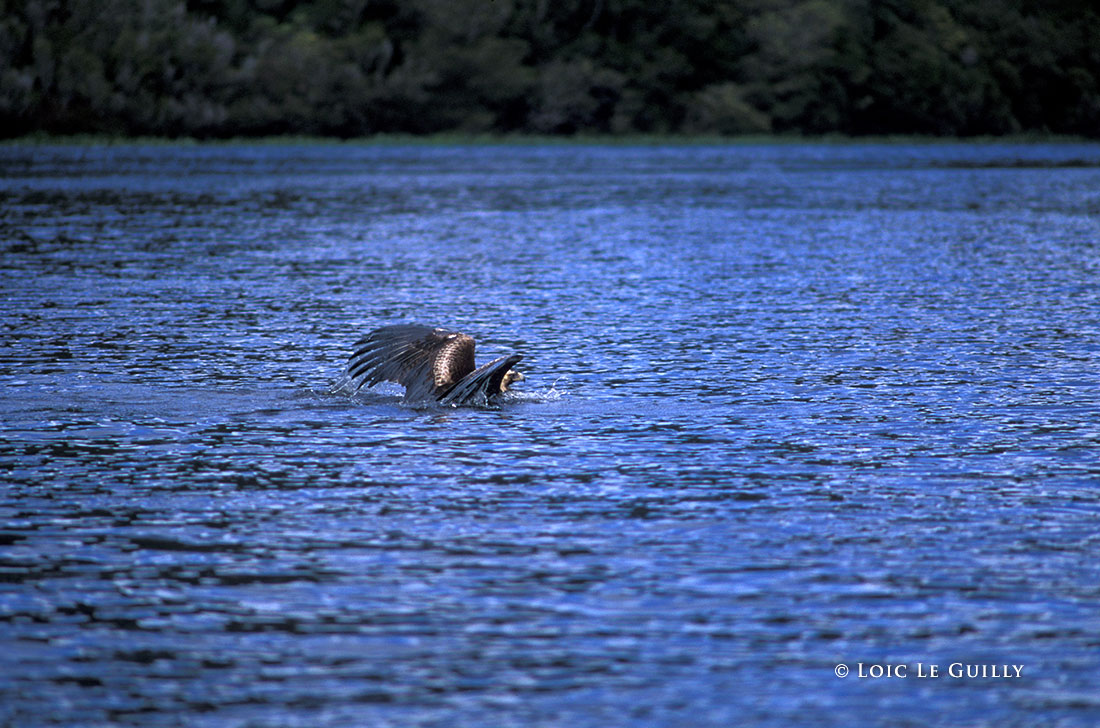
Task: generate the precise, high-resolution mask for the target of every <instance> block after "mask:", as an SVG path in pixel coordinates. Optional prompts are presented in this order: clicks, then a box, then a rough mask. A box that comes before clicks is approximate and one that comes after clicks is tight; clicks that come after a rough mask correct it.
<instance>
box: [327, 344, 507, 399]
mask: <svg viewBox="0 0 1100 728" xmlns="http://www.w3.org/2000/svg"><path fill="white" fill-rule="evenodd" d="M522 358H523V356H522V355H520V354H512V355H510V356H502V357H499V358H497V359H493V360H492V361H491V362H489V363H488V364H482V365H481V366H480V367H478V366H476V365H475V363H474V340H473V337H471V336H468V335H466V334H463V333H459V332H458V331H448V330H447V329H441V328H433V327H431V326H422V325H420V324H398V325H395V326H383V327H382V328H380V329H375V330H374V331H371V332H370V333H369V334H367V335H366V336H364V337H363V338H361V339H359V341H357V342H355V352H354V353H353V354H352V355H351V357H350V358H349V359H348V365H347V371H346V374H347V376H348V379H349V381H350V382H351V384H352V387H353V389H352V390H351V391H352V394H354V393H355V392H358V391H359V390H360V389H362V388H363V387H364V386H366V387H370V386H373V385H375V384H378V383H379V382H396V383H397V384H401V385H403V386H404V387H405V399H406V400H407V401H421V400H429V399H434V400H436V401H437V402H439V403H441V404H449V405H480V406H485V405H489V404H492V403H493V401H494V400H496V399H497V398H498V397H499V396H500V395H501V394H503V393H504V392H506V391H508V388H509V387H510V386H511V385H512V384H514V383H515V382H522V381H523V380H524V379H525V377H524V376H523V375H522V374H520V373H519V372H517V371H516V370H515V369H513V368H512V367H513V366H514V365H515V364H516V362H518V361H519V360H520V359H522Z"/></svg>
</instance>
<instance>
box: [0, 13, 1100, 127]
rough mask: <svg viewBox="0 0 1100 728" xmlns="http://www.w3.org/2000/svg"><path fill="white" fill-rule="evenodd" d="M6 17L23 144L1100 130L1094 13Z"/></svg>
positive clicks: (7, 60) (1099, 27)
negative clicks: (151, 138)
mask: <svg viewBox="0 0 1100 728" xmlns="http://www.w3.org/2000/svg"><path fill="white" fill-rule="evenodd" d="M0 6H2V7H3V14H2V16H0V128H2V130H3V134H5V135H7V136H14V135H21V134H26V133H30V132H36V131H45V132H51V133H74V132H101V133H109V134H151V135H169V136H176V135H193V136H199V137H211V136H214V137H225V136H237V135H254V134H316V135H337V136H359V135H367V134H374V133H380V132H408V133H416V134H419V133H431V132H446V131H455V132H462V133H481V132H498V133H512V132H520V133H540V134H572V133H577V132H583V133H613V134H620V133H656V134H664V133H692V134H740V133H754V132H779V133H787V132H800V133H807V134H818V133H827V132H839V133H845V134H935V135H972V134H1004V133H1015V132H1040V133H1063V134H1082V135H1087V136H1100V12H1098V11H1097V10H1095V9H1093V3H1092V2H1088V1H1087V0H1081V1H1077V2H1074V1H1072V0H1070V1H1067V0H1046V1H1042V0H726V1H724V2H721V1H720V2H715V1H714V0H665V1H663V2H653V1H652V0H311V1H306V2H293V1H292V0H186V2H181V1H180V0H0Z"/></svg>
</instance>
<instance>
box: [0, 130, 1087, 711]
mask: <svg viewBox="0 0 1100 728" xmlns="http://www.w3.org/2000/svg"><path fill="white" fill-rule="evenodd" d="M0 171H2V175H0V200H2V205H0V210H2V213H0V250H2V251H3V255H2V265H0V285H2V294H3V303H4V305H3V310H2V312H0V387H2V391H3V395H2V397H0V415H2V417H0V421H2V424H0V427H2V431H0V472H2V473H3V475H2V476H0V477H2V479H3V481H4V485H3V488H2V489H0V647H2V650H0V723H2V724H4V725H12V726H21V727H22V726H37V725H66V726H85V725H87V726H93V725H94V726H101V725H108V724H114V725H134V726H139V725H140V726H168V725H181V724H186V725H204V726H205V725H209V726H309V727H311V728H317V727H321V726H367V725H370V726H395V727H396V726H447V727H448V728H466V727H469V728H474V727H479V728H480V727H484V726H524V727H525V728H530V727H532V726H607V725H617V726H655V725H662V726H685V725H691V726H733V725H741V726H788V725H813V726H851V725H871V724H876V723H883V724H886V723H888V724H890V725H927V724H933V723H938V724H948V723H951V722H954V723H955V724H960V725H962V724H965V725H971V726H973V725H998V726H1002V725H1010V726H1015V725H1059V726H1092V725H1096V724H1097V723H1100V691H1098V685H1100V683H1098V676H1100V617H1098V615H1100V527H1098V524H1100V147H1096V146H1087V145H1082V146H1073V145H1064V146H1044V145H1033V146H999V145H980V146H966V145H934V146H913V147H907V146H876V145H866V146H862V145H836V146H829V145H822V146H812V145H807V146H800V145H779V146H762V147H753V146H745V147H739V146H732V147H675V148H660V147H656V148H647V147H598V146H590V147H588V146H546V147H538V146H534V147H523V146H519V147H493V146H485V147H454V148H450V147H428V146H424V147H418V146H410V147H392V148H390V147H373V146H354V145H347V146H341V145H334V146H323V145H322V146H279V145H267V146H263V145H261V146H193V147H188V146H147V147H146V146H116V147H91V148H79V147H64V146H57V147H49V146H35V147H18V146H9V147H5V148H0ZM399 322H422V323H427V324H433V325H444V326H449V327H454V328H457V329H459V330H462V331H465V332H467V333H470V334H471V335H473V336H475V338H477V340H478V345H479V349H478V358H479V360H481V361H487V360H488V359H490V358H492V357H495V356H499V355H502V354H504V353H508V352H512V351H515V352H520V353H523V354H524V355H525V359H524V361H523V362H522V364H523V370H524V372H525V373H526V375H527V380H526V381H525V382H523V383H522V384H521V385H520V392H519V393H518V394H517V395H516V396H515V397H514V398H513V399H512V401H509V402H507V403H505V404H504V405H503V406H501V407H500V408H496V409H453V408H442V407H412V406H407V405H405V404H403V403H402V401H401V398H400V390H399V389H397V388H395V387H392V386H389V385H383V386H380V387H377V388H375V389H372V390H364V391H362V392H360V393H359V394H357V395H355V396H352V397H349V396H347V395H346V394H340V393H333V392H332V391H331V390H332V387H333V385H334V384H335V383H336V382H338V380H339V378H340V375H341V371H342V367H343V364H344V361H345V360H346V357H347V355H348V354H349V353H350V347H351V344H352V342H354V341H355V339H357V338H358V337H359V336H361V335H362V334H363V333H365V332H366V331H368V330H370V329H372V328H374V327H377V326H381V325H385V324H390V323H399ZM956 662H959V663H964V664H983V665H1005V664H1008V665H1012V664H1016V665H1023V666H1024V667H1023V674H1022V677H1020V678H1019V679H1003V678H1002V679H995V678H973V679H970V678H965V677H964V678H961V679H955V678H951V677H940V678H937V679H918V678H917V677H916V669H917V668H916V665H917V664H918V663H921V664H923V665H933V664H935V665H940V666H941V670H942V671H943V672H944V673H946V671H947V666H948V665H949V664H951V663H956ZM841 663H843V664H845V665H847V666H848V667H850V668H851V673H850V674H849V675H847V676H846V677H843V678H840V677H837V673H838V672H839V669H838V668H836V666H837V665H838V664H841ZM859 663H863V664H864V666H867V665H874V664H895V665H898V664H902V665H909V666H910V668H909V673H908V677H907V678H906V679H898V678H893V679H891V678H881V679H875V678H870V677H860V676H859V674H858V669H859V668H858V665H859ZM890 721H893V722H890ZM907 721H908V722H907Z"/></svg>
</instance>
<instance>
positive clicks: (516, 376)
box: [500, 369, 527, 392]
mask: <svg viewBox="0 0 1100 728" xmlns="http://www.w3.org/2000/svg"><path fill="white" fill-rule="evenodd" d="M526 378H527V377H525V376H523V374H522V373H520V372H517V371H516V370H515V369H509V370H508V371H507V372H505V373H504V379H501V380H500V391H502V392H507V391H508V387H511V386H512V384H514V383H515V382H522V381H523V380H524V379H526Z"/></svg>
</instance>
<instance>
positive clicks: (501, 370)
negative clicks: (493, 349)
mask: <svg viewBox="0 0 1100 728" xmlns="http://www.w3.org/2000/svg"><path fill="white" fill-rule="evenodd" d="M521 359H523V356H522V355H521V354H512V355H511V356H502V357H500V358H499V359H493V360H492V361H491V362H489V363H488V364H483V365H482V366H480V367H478V368H477V369H475V370H474V371H472V372H470V373H469V374H467V375H466V376H465V377H463V378H462V379H461V380H460V381H459V382H458V383H457V384H456V385H455V386H454V387H453V388H452V389H451V390H450V391H448V392H446V393H445V394H444V395H443V396H442V397H440V399H439V401H440V402H441V403H443V404H455V405H459V404H472V405H481V406H485V405H488V404H491V403H492V401H493V400H494V399H496V398H497V396H498V395H499V394H500V383H501V381H503V379H504V375H505V374H507V373H508V370H509V369H511V368H512V367H513V366H514V365H515V364H516V362H518V361H520V360H521Z"/></svg>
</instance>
